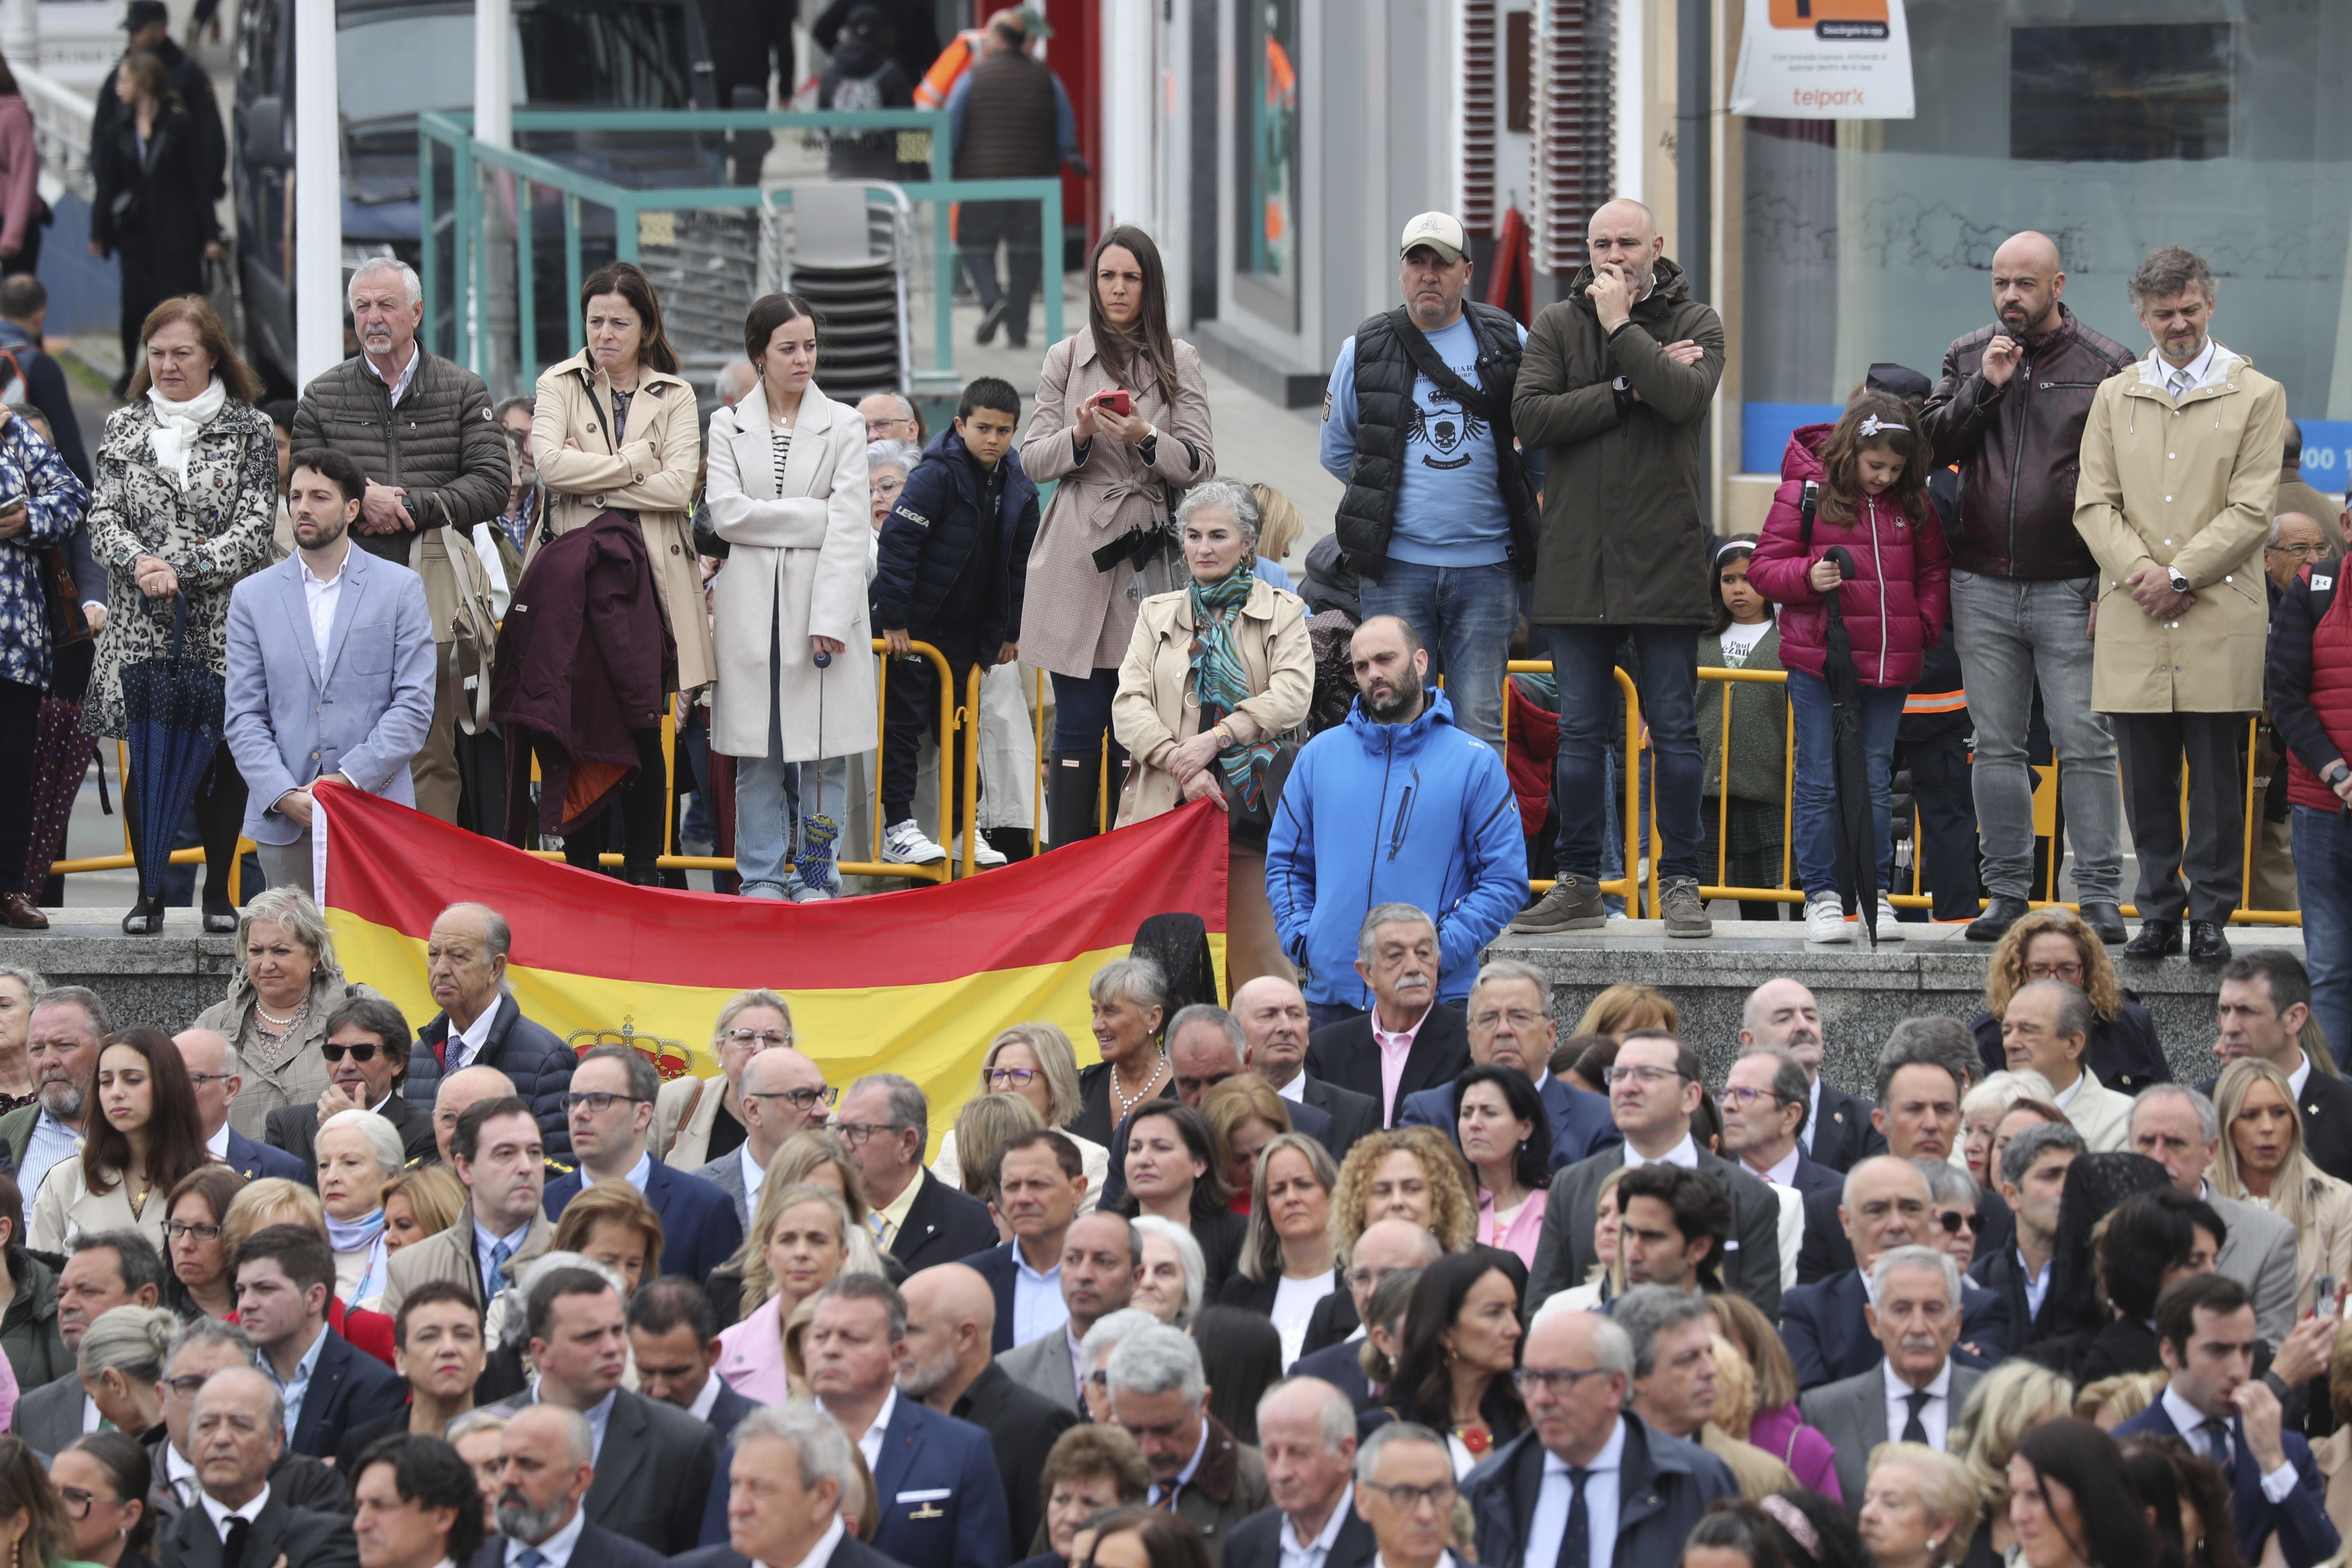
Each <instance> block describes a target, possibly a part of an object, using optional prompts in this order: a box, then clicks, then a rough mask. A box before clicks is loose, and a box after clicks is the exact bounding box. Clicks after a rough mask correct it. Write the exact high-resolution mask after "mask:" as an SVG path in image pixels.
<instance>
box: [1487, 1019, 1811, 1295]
mask: <svg viewBox="0 0 2352 1568" xmlns="http://www.w3.org/2000/svg"><path fill="white" fill-rule="evenodd" d="M1699 1070H1700V1068H1699V1059H1698V1053H1697V1052H1696V1051H1694V1050H1692V1049H1691V1048H1690V1047H1688V1046H1686V1045H1685V1044H1683V1042H1682V1041H1680V1040H1678V1039H1676V1038H1675V1037H1674V1036H1672V1035H1671V1034H1668V1033H1667V1032H1666V1031H1665V1030H1664V1029H1636V1030H1634V1031H1633V1033H1632V1034H1630V1035H1627V1036H1626V1037H1625V1038H1624V1041H1623V1043H1622V1044H1621V1045H1620V1046H1619V1047H1617V1061H1616V1064H1615V1065H1614V1066H1613V1067H1612V1068H1610V1069H1609V1079H1610V1082H1609V1110H1610V1115H1611V1116H1612V1118H1613V1119H1614V1121H1616V1124H1617V1130H1618V1131H1619V1132H1621V1133H1622V1134H1623V1135H1624V1139H1625V1142H1623V1143H1622V1144H1620V1145H1618V1146H1616V1147H1614V1148H1609V1149H1603V1150H1602V1151H1601V1152H1599V1153H1598V1154H1594V1155H1592V1156H1591V1157H1590V1158H1588V1159H1584V1160H1580V1161H1579V1162H1578V1163H1575V1164H1573V1165H1570V1167H1568V1169H1566V1170H1564V1171H1562V1172H1560V1173H1559V1174H1558V1175H1556V1176H1554V1177H1553V1178H1552V1182H1551V1196H1550V1199H1549V1202H1547V1203H1546V1204H1545V1205H1544V1222H1543V1233H1542V1235H1541V1236H1540V1237H1538V1240H1537V1242H1536V1261H1535V1267H1534V1268H1531V1269H1529V1270H1528V1293H1527V1297H1526V1299H1527V1300H1528V1301H1530V1302H1535V1301H1541V1300H1544V1299H1545V1298H1546V1297H1548V1296H1550V1295H1553V1294H1554V1293H1556V1292H1558V1291H1560V1290H1565V1289H1569V1288H1570V1287H1571V1286H1574V1285H1580V1284H1582V1283H1583V1282H1584V1278H1585V1276H1586V1275H1588V1274H1590V1273H1591V1271H1592V1266H1593V1265H1594V1264H1595V1263H1597V1262H1599V1261H1600V1258H1599V1255H1598V1254H1597V1253H1596V1252H1594V1250H1593V1245H1592V1226H1593V1220H1594V1217H1595V1214H1596V1211H1597V1208H1598V1200H1599V1197H1600V1193H1601V1183H1602V1182H1603V1181H1605V1180H1606V1179H1607V1178H1608V1175H1609V1173H1610V1172H1612V1171H1614V1170H1616V1169H1618V1168H1619V1167H1621V1166H1622V1165H1624V1164H1626V1163H1628V1162H1629V1161H1630V1162H1631V1163H1634V1164H1648V1163H1652V1162H1654V1161H1664V1162H1665V1163H1669V1164H1675V1165H1682V1166H1685V1167H1686V1168H1688V1169H1692V1170H1697V1171H1704V1172H1706V1173H1707V1174H1708V1175H1711V1176H1713V1177H1714V1178H1715V1179H1716V1180H1717V1181H1718V1182H1720V1183H1721V1184H1723V1188H1724V1190H1725V1191H1726V1192H1727V1193H1728V1194H1730V1197H1731V1235H1730V1237H1729V1238H1728V1239H1727V1240H1726V1241H1725V1243H1724V1259H1723V1285H1724V1289H1727V1290H1734V1291H1737V1292H1738V1293H1739V1294H1740V1295H1742V1296H1745V1297H1747V1298H1748V1300H1751V1301H1753V1302H1755V1303H1756V1304H1757V1305H1758V1306H1759V1307H1761V1308H1762V1309H1763V1310H1764V1312H1765V1315H1766V1316H1768V1317H1777V1316H1778V1315H1779V1314H1780V1200H1779V1199H1778V1198H1775V1197H1774V1196H1773V1195H1772V1193H1771V1190H1770V1189H1769V1188H1768V1187H1766V1186H1765V1185H1764V1184H1763V1183H1761V1182H1759V1181H1758V1180H1757V1179H1756V1178H1755V1177H1753V1176H1751V1175H1748V1174H1747V1173H1744V1172H1743V1171H1741V1170H1740V1169H1739V1168H1738V1166H1737V1165H1734V1164H1733V1163H1731V1162H1729V1161H1728V1160H1725V1159H1723V1158H1721V1157H1720V1156H1717V1155H1715V1154H1711V1153H1709V1152H1706V1151H1705V1150H1703V1149H1700V1148H1698V1147H1697V1146H1696V1143H1695V1142H1693V1140H1692V1137H1691V1130H1690V1129H1691V1118H1692V1117H1694V1116H1696V1114H1698V1102H1699V1097H1700V1096H1701V1095H1703V1094H1705V1093H1706V1085H1705V1084H1704V1083H1703V1082H1701V1081H1700V1079H1699Z"/></svg>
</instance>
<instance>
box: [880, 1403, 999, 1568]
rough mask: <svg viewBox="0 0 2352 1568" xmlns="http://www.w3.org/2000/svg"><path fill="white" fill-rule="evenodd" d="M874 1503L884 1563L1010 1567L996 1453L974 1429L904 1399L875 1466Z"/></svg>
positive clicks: (927, 1567) (896, 1407) (987, 1439)
mask: <svg viewBox="0 0 2352 1568" xmlns="http://www.w3.org/2000/svg"><path fill="white" fill-rule="evenodd" d="M874 1495H875V1497H876V1498H877V1500H879V1502H880V1503H881V1508H882V1524H881V1527H880V1528H879V1529H878V1530H877V1531H875V1532H874V1549H875V1550H876V1551H877V1552H881V1553H882V1554H883V1555H884V1556H885V1557H895V1558H897V1559H898V1561H899V1562H901V1563H921V1564H923V1565H924V1568H1006V1565H1007V1564H1008V1563H1011V1562H1012V1561H1013V1524H1012V1518H1011V1514H1010V1512H1009V1511H1008V1510H1007V1509H1006V1507H1005V1502H1004V1481H1003V1478H1002V1477H1000V1476H999V1475H998V1473H997V1468H996V1446H995V1444H994V1443H993V1442H992V1440H991V1439H990V1437H989V1436H988V1434H987V1433H986V1432H984V1431H982V1429H981V1428H979V1427H977V1426H973V1425H972V1424H971V1423H970V1422H969V1421H959V1420H957V1419H956V1418H955V1417H954V1416H952V1415H940V1413H939V1412H938V1411H936V1410H933V1409H931V1408H930V1407H929V1406H928V1405H920V1404H918V1403H917V1402H916V1401H914V1400H912V1399H909V1398H908V1397H907V1396H906V1395H905V1394H900V1395H899V1396H898V1402H897V1404H896V1405H894V1406H893V1407H892V1409H891V1412H890V1425H889V1426H888V1427H887V1428H886V1429H885V1430H884V1432H883V1435H882V1457H881V1458H879V1459H877V1460H876V1461H875V1464H874ZM1025 1544H1026V1542H1024V1545H1025Z"/></svg>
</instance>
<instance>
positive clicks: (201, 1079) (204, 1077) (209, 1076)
mask: <svg viewBox="0 0 2352 1568" xmlns="http://www.w3.org/2000/svg"><path fill="white" fill-rule="evenodd" d="M327 1059H328V1060H329V1061H333V1060H334V1059H335V1058H332V1057H329V1058H327ZM235 1077H236V1074H235V1073H226V1072H192V1073H190V1074H189V1075H188V1081H189V1082H190V1083H226V1082H227V1081H228V1080H229V1079H232V1078H235Z"/></svg>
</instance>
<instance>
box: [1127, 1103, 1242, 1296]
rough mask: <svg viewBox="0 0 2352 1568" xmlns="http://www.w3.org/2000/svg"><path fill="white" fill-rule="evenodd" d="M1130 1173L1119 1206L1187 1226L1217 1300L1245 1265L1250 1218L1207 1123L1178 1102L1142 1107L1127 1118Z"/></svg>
mask: <svg viewBox="0 0 2352 1568" xmlns="http://www.w3.org/2000/svg"><path fill="white" fill-rule="evenodd" d="M1126 1176H1127V1196H1126V1197H1125V1198H1124V1199H1122V1200H1121V1201H1120V1204H1119V1207H1120V1209H1121V1210H1122V1211H1124V1212H1125V1214H1126V1215H1127V1216H1128V1217H1129V1219H1133V1218H1135V1217H1136V1216H1137V1215H1158V1216H1159V1217H1160V1218H1161V1219H1164V1220H1166V1221H1168V1222H1169V1223H1170V1224H1171V1225H1181V1226H1183V1227H1184V1228H1185V1230H1186V1231H1188V1232H1189V1233H1190V1234H1191V1235H1192V1239H1193V1240H1194V1241H1197V1242H1199V1243H1200V1244H1201V1255H1202V1258H1203V1259H1205V1260H1206V1262H1207V1264H1208V1278H1207V1279H1205V1280H1204V1281H1203V1282H1202V1296H1203V1299H1204V1300H1211V1301H1213V1300H1217V1298H1218V1292H1219V1291H1221V1290H1223V1289H1224V1283H1225V1279H1226V1277H1227V1276H1229V1275H1231V1274H1232V1273H1233V1272H1234V1268H1236V1267H1238V1266H1239V1264H1240V1261H1241V1253H1242V1242H1243V1240H1244V1237H1246V1236H1247V1234H1248V1232H1249V1222H1248V1221H1247V1220H1245V1219H1244V1218H1243V1217H1242V1216H1241V1215H1237V1214H1235V1213H1234V1212H1233V1209H1232V1208H1231V1207H1230V1206H1229V1205H1231V1204H1232V1203H1233V1198H1234V1194H1233V1190H1232V1189H1231V1188H1229V1187H1227V1186H1226V1185H1225V1178H1224V1173H1223V1171H1222V1170H1221V1169H1220V1168H1219V1163H1218V1160H1217V1141H1216V1136H1215V1134H1213V1133H1212V1132H1211V1131H1209V1123H1208V1122H1207V1121H1206V1120H1205V1119H1203V1118H1202V1115H1201V1113H1200V1112H1199V1111H1197V1110H1193V1109H1192V1107H1190V1106H1188V1105H1185V1104H1182V1103H1181V1102H1180V1101H1177V1100H1150V1101H1147V1102H1146V1103H1145V1104H1143V1105H1142V1106H1140V1107H1139V1108H1138V1109H1137V1110H1136V1111H1135V1112H1134V1114H1133V1115H1132V1116H1131V1117H1130V1118H1129V1121H1128V1128H1127V1171H1126Z"/></svg>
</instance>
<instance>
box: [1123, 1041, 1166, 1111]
mask: <svg viewBox="0 0 2352 1568" xmlns="http://www.w3.org/2000/svg"><path fill="white" fill-rule="evenodd" d="M1167 1070H1168V1056H1167V1053H1166V1052H1164V1051H1163V1052H1161V1053H1160V1062H1159V1065H1158V1066H1156V1067H1154V1068H1152V1069H1151V1076H1150V1078H1148V1079H1144V1080H1143V1087H1142V1088H1141V1089H1137V1090H1136V1091H1135V1093H1134V1095H1133V1096H1132V1097H1131V1098H1130V1097H1129V1096H1127V1095H1123V1094H1121V1093H1119V1091H1118V1068H1117V1067H1113V1068H1111V1069H1110V1097H1111V1099H1112V1100H1114V1101H1116V1102H1117V1103H1118V1114H1117V1115H1116V1116H1114V1117H1112V1118H1111V1124H1112V1125H1113V1126H1117V1125H1118V1123H1119V1122H1122V1121H1126V1120H1127V1113H1128V1112H1129V1111H1130V1110H1134V1109H1135V1108H1136V1107H1137V1106H1138V1105H1140V1104H1141V1103H1142V1102H1143V1097H1144V1096H1145V1095H1147V1094H1150V1092H1151V1086H1152V1085H1153V1084H1156V1083H1158V1082H1159V1081H1160V1074H1161V1073H1164V1072H1166V1071H1167Z"/></svg>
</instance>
